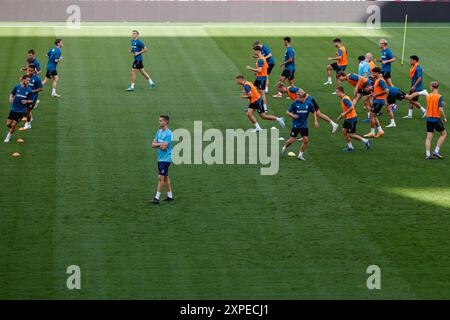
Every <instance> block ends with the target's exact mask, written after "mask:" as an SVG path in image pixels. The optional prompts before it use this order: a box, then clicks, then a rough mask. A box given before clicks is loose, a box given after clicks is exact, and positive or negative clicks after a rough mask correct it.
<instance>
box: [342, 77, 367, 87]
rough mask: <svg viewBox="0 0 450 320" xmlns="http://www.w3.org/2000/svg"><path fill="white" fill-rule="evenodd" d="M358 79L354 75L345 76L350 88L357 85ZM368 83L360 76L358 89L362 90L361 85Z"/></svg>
mask: <svg viewBox="0 0 450 320" xmlns="http://www.w3.org/2000/svg"><path fill="white" fill-rule="evenodd" d="M359 77H360V76H358V75H357V74H356V73H349V74H347V81H348V83H350V85H351V86H353V87H356V85H357V84H358V80H359ZM367 81H368V79H367V78H364V77H362V76H361V82H360V83H359V86H358V89H362V88H363V85H364V84H365V83H366V82H367Z"/></svg>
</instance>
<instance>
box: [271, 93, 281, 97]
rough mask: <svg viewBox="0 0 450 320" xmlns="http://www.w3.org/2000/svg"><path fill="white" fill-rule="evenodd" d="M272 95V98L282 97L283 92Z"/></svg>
mask: <svg viewBox="0 0 450 320" xmlns="http://www.w3.org/2000/svg"><path fill="white" fill-rule="evenodd" d="M272 97H274V98H283V94H282V93H281V92H278V93H277V94H274V95H273V96H272Z"/></svg>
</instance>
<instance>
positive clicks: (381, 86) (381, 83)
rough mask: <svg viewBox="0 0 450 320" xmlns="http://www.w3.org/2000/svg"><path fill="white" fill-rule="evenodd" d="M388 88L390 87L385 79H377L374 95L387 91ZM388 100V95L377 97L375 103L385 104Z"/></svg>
mask: <svg viewBox="0 0 450 320" xmlns="http://www.w3.org/2000/svg"><path fill="white" fill-rule="evenodd" d="M387 88H388V87H387V85H386V82H385V81H384V79H383V78H380V79H377V80H375V83H374V85H373V93H374V94H378V93H380V92H382V91H384V90H386V89H387ZM386 99H387V93H385V94H382V95H379V96H377V97H376V98H375V99H374V100H373V102H375V103H385V102H386Z"/></svg>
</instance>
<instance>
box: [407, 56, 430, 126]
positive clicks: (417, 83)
mask: <svg viewBox="0 0 450 320" xmlns="http://www.w3.org/2000/svg"><path fill="white" fill-rule="evenodd" d="M409 64H410V65H411V69H410V70H409V77H410V78H411V90H409V94H413V93H414V92H420V91H422V90H423V70H422V66H421V65H420V64H419V57H418V56H416V55H412V56H411V57H409ZM414 107H416V108H417V109H420V111H422V118H424V117H425V116H426V110H425V108H424V107H422V105H421V104H420V103H419V95H414V99H412V100H411V101H410V103H409V109H408V115H406V116H404V117H403V119H412V116H413V109H414Z"/></svg>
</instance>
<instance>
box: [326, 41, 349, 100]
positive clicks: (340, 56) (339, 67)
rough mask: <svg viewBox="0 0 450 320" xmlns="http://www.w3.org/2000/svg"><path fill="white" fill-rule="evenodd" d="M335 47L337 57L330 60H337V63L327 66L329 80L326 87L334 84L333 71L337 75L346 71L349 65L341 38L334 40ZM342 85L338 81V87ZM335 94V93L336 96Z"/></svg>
mask: <svg viewBox="0 0 450 320" xmlns="http://www.w3.org/2000/svg"><path fill="white" fill-rule="evenodd" d="M333 44H334V46H335V47H336V48H337V52H336V56H335V57H330V58H328V60H336V62H335V63H332V64H329V65H328V66H327V74H328V80H327V81H326V82H325V83H324V85H328V84H333V82H332V81H331V71H332V70H334V71H336V73H338V72H339V71H345V69H346V68H347V64H348V59H347V49H345V47H344V46H343V45H342V41H341V39H339V38H336V39H334V40H333ZM339 84H340V82H339V80H338V85H339ZM334 93H335V92H333V94H334Z"/></svg>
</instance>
